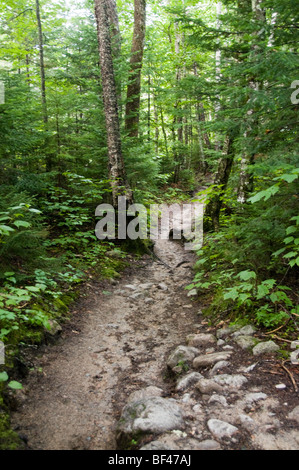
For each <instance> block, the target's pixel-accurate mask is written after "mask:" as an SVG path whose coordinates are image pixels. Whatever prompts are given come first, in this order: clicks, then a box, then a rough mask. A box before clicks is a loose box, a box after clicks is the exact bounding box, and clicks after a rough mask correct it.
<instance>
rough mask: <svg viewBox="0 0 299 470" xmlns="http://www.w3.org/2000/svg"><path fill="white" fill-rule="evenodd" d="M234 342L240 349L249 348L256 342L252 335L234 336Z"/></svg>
mask: <svg viewBox="0 0 299 470" xmlns="http://www.w3.org/2000/svg"><path fill="white" fill-rule="evenodd" d="M235 343H237V345H238V346H240V348H242V349H250V348H252V347H253V346H255V344H256V339H254V338H252V336H246V335H244V336H243V335H242V336H241V335H240V336H237V337H236V338H235Z"/></svg>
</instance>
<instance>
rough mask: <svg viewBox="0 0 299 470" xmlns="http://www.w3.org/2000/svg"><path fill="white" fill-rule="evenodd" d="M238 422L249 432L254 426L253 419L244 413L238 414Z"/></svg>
mask: <svg viewBox="0 0 299 470" xmlns="http://www.w3.org/2000/svg"><path fill="white" fill-rule="evenodd" d="M239 423H240V424H241V426H243V428H245V429H246V430H247V431H249V432H250V431H253V430H254V429H255V426H256V424H255V422H254V420H253V419H252V418H250V416H248V415H245V414H241V415H240V416H239Z"/></svg>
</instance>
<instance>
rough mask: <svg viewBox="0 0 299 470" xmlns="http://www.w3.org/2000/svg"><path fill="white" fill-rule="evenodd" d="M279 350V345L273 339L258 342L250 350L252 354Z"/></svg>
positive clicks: (257, 354) (256, 354)
mask: <svg viewBox="0 0 299 470" xmlns="http://www.w3.org/2000/svg"><path fill="white" fill-rule="evenodd" d="M278 350H279V346H278V345H277V344H276V343H274V341H271V340H270V341H265V342H262V343H258V344H257V345H256V346H254V348H253V350H252V352H253V354H254V356H259V355H261V354H269V353H275V352H277V351H278Z"/></svg>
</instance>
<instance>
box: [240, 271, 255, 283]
mask: <svg viewBox="0 0 299 470" xmlns="http://www.w3.org/2000/svg"><path fill="white" fill-rule="evenodd" d="M237 276H238V277H239V278H240V279H242V281H248V280H249V279H256V274H255V272H254V271H241V272H240V273H239V274H238V275H237Z"/></svg>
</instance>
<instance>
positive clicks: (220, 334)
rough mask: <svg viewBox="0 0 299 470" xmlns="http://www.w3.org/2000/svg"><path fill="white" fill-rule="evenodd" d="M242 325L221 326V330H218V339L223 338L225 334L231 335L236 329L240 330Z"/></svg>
mask: <svg viewBox="0 0 299 470" xmlns="http://www.w3.org/2000/svg"><path fill="white" fill-rule="evenodd" d="M240 328H241V327H240V325H232V326H227V327H226V328H221V329H220V330H217V332H216V337H217V338H218V339H221V338H223V337H225V336H228V335H231V334H232V333H234V332H235V331H236V330H239V329H240Z"/></svg>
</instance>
